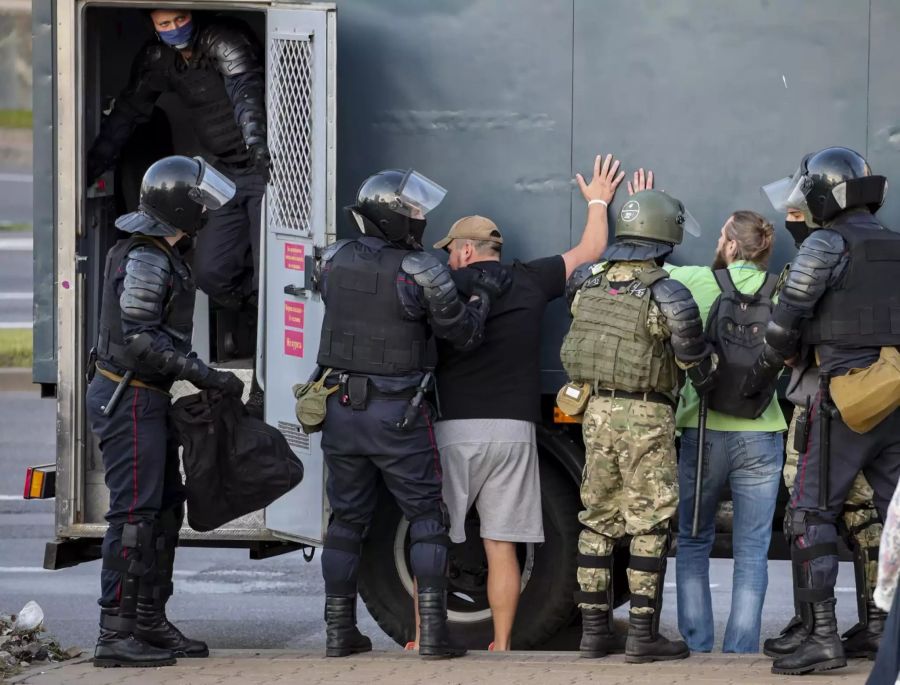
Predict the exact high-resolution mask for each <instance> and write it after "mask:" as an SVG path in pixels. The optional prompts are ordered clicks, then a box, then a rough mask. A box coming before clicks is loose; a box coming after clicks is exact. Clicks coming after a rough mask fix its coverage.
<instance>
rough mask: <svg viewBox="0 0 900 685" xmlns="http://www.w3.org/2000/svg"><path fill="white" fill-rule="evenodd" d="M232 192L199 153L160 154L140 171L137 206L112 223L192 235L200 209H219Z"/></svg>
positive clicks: (200, 220)
mask: <svg viewBox="0 0 900 685" xmlns="http://www.w3.org/2000/svg"><path fill="white" fill-rule="evenodd" d="M234 193H235V186H234V183H232V182H231V181H230V180H229V179H228V178H227V177H225V176H223V175H222V174H220V173H219V172H218V171H216V170H215V169H213V168H212V167H211V166H210V165H209V164H207V163H206V161H205V160H204V159H203V158H202V157H193V158H192V157H184V156H182V155H173V156H171V157H163V158H162V159H160V160H159V161H156V162H154V163H153V164H151V165H150V168H149V169H147V171H146V173H144V178H143V180H142V181H141V196H140V202H139V204H138V210H137V211H136V212H131V213H130V214H125V215H123V216H120V217H119V218H118V219H116V227H117V228H119V229H121V230H123V231H125V232H127V233H142V234H144V235H155V236H169V235H175V234H176V233H177V232H178V231H179V230H181V231H184V232H185V233H187V234H188V235H193V234H194V233H196V232H197V231H198V230H200V228H201V227H202V226H203V223H204V221H203V219H204V216H203V210H204V209H219V208H220V207H221V206H222V205H224V204H225V203H226V202H228V201H229V200H230V199H231V198H232V197H234Z"/></svg>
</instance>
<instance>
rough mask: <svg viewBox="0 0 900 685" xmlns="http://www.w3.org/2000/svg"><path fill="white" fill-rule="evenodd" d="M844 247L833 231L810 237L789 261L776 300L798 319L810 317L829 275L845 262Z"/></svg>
mask: <svg viewBox="0 0 900 685" xmlns="http://www.w3.org/2000/svg"><path fill="white" fill-rule="evenodd" d="M844 247H845V246H844V239H843V238H842V237H841V235H840V234H839V233H837V232H835V231H830V230H827V229H821V230H818V231H815V232H814V233H813V234H812V235H810V236H809V237H808V238H807V239H806V240H804V241H803V244H802V245H801V246H800V249H799V250H798V251H797V256H796V257H795V258H794V260H793V261H792V262H791V267H790V269H789V270H788V273H787V277H786V278H785V280H784V286H783V287H782V289H781V294H780V295H779V298H780V300H779V301H780V302H784V303H785V304H787V305H789V306H790V307H791V308H792V309H794V310H796V311H797V312H799V313H800V314H801V316H803V315H805V316H808V315H810V314H812V311H813V309H815V306H816V303H817V302H818V301H819V299H820V298H821V297H822V295H823V294H824V293H825V290H826V289H827V288H828V286H829V284H830V283H831V279H832V275H833V274H834V273H836V272H837V271H838V267H839V266H840V264H841V263H842V262H846V257H845V256H844Z"/></svg>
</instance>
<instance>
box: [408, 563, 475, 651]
mask: <svg viewBox="0 0 900 685" xmlns="http://www.w3.org/2000/svg"><path fill="white" fill-rule="evenodd" d="M465 653H466V648H465V647H459V646H457V645H454V644H452V643H451V642H450V631H449V630H448V629H447V586H446V585H443V586H436V585H432V586H424V584H423V583H422V580H421V579H420V580H419V656H421V657H423V658H425V659H450V658H452V657H456V656H463V655H464V654H465Z"/></svg>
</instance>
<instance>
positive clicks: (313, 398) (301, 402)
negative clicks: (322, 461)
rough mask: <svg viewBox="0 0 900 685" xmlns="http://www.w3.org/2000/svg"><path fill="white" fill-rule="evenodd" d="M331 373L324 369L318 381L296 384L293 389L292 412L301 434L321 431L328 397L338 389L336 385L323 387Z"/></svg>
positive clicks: (329, 370)
mask: <svg viewBox="0 0 900 685" xmlns="http://www.w3.org/2000/svg"><path fill="white" fill-rule="evenodd" d="M331 371H332V370H331V369H326V370H325V372H324V373H323V374H322V375H321V376H320V377H319V380H317V381H311V382H309V383H298V384H297V385H295V386H294V387H293V392H294V397H295V398H297V405H296V407H295V408H294V411H295V412H296V414H297V420H298V421H299V422H300V426H301V428H303V432H304V433H306V434H307V435H310V434H311V433H317V432H318V431H320V430H322V424H324V423H325V413H326V410H327V407H328V396H329V395H330V394H332V393H333V392H336V391H337V389H338V388H339V387H340V386H338V385H335V386H334V387H333V388H326V387H325V379H326V378H327V377H328V374H330V373H331Z"/></svg>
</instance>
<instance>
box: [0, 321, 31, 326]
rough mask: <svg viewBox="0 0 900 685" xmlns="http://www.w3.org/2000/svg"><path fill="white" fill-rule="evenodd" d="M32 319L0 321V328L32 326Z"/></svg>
mask: <svg viewBox="0 0 900 685" xmlns="http://www.w3.org/2000/svg"><path fill="white" fill-rule="evenodd" d="M33 326H34V323H33V322H32V321H0V328H32V327H33Z"/></svg>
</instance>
